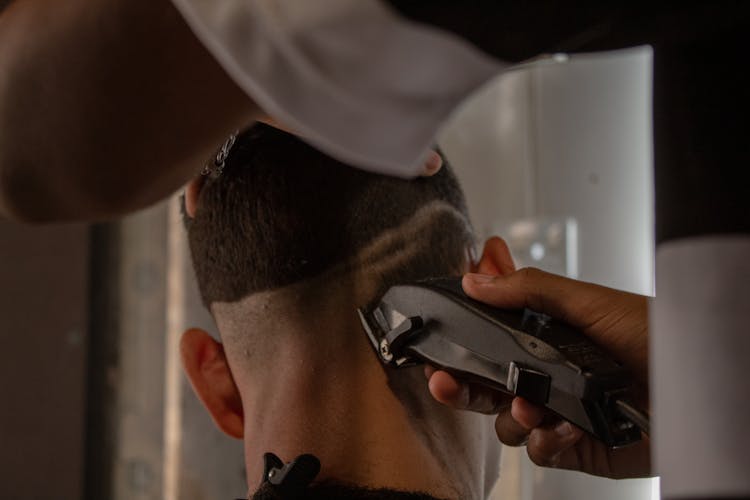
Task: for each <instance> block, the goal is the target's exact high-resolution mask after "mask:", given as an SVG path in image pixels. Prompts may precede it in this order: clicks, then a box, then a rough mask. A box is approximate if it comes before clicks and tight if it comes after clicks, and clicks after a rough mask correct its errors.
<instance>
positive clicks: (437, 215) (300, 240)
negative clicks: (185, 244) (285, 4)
mask: <svg viewBox="0 0 750 500" xmlns="http://www.w3.org/2000/svg"><path fill="white" fill-rule="evenodd" d="M417 219H418V220H417ZM410 227H412V228H413V229H414V232H413V235H411V236H409V234H408V233H409V231H408V229H409V228H410ZM399 235H401V237H398V236H399ZM386 236H387V237H386ZM188 239H189V243H190V250H191V253H192V257H193V264H194V268H195V273H196V277H197V280H198V286H199V288H200V292H201V296H202V299H203V302H204V304H205V305H206V306H207V307H208V306H210V305H211V304H212V303H214V302H235V301H237V300H240V299H242V298H244V297H246V296H248V295H250V294H253V293H256V292H260V291H265V290H272V289H276V288H280V287H283V286H286V285H291V284H294V283H297V282H301V281H304V280H309V279H311V278H315V277H317V276H320V275H321V274H323V273H324V272H326V271H329V270H331V269H334V268H342V269H346V268H347V267H354V266H366V265H368V262H375V261H376V260H377V259H389V258H392V257H393V256H397V255H399V254H400V253H405V254H408V255H406V256H405V257H404V258H401V259H395V260H394V259H392V260H393V262H395V264H394V265H393V266H390V267H389V268H388V269H387V270H382V271H378V274H377V278H378V287H379V290H380V291H385V289H387V288H388V287H389V286H391V285H393V284H396V283H399V282H408V281H415V280H419V279H424V278H428V277H432V276H440V275H449V274H459V273H460V272H462V269H463V266H464V264H465V262H466V251H467V248H473V244H474V238H473V234H472V231H471V227H470V225H469V222H468V216H467V211H466V203H465V200H464V196H463V193H462V192H461V189H460V187H459V184H458V181H457V179H456V177H455V175H454V174H453V172H452V170H451V168H450V166H449V165H447V162H446V163H445V164H444V166H443V168H442V169H441V170H440V171H439V172H438V173H437V174H435V175H433V176H432V177H424V178H417V179H414V180H404V179H397V178H393V177H387V176H383V175H378V174H373V173H368V172H364V171H362V170H357V169H355V168H352V167H350V166H348V165H345V164H343V163H340V162H338V161H336V160H334V159H333V158H330V157H328V156H326V155H325V154H323V153H321V152H319V151H317V150H316V149H314V148H312V147H311V146H309V145H307V144H306V143H305V142H303V141H301V140H299V139H298V138H296V137H295V136H293V135H291V134H288V133H286V132H283V131H281V130H279V129H276V128H274V127H270V126H268V125H264V124H256V125H254V126H252V127H251V128H249V129H248V130H246V131H245V132H243V133H241V134H240V135H239V136H238V137H237V140H236V142H235V144H234V145H233V147H232V148H231V150H230V152H229V155H228V157H227V159H226V161H225V165H224V168H223V170H222V172H221V173H220V175H217V176H215V177H213V176H207V177H206V179H205V182H204V185H203V187H202V189H201V193H200V201H199V204H198V208H197V211H196V214H195V218H194V219H193V220H192V221H191V222H190V223H189V224H188ZM415 240H417V241H418V244H417V245H416V247H417V250H416V251H415V250H414V247H415V245H414V242H415ZM407 246H409V247H410V250H409V251H408V252H407V251H406V247H407ZM365 249H368V251H369V253H368V255H369V257H368V258H362V253H363V251H364V250H365Z"/></svg>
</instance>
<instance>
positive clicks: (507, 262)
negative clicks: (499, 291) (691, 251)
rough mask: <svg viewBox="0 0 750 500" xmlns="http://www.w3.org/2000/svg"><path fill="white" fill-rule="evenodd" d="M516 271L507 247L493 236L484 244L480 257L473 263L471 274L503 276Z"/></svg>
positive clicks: (501, 240) (500, 239)
mask: <svg viewBox="0 0 750 500" xmlns="http://www.w3.org/2000/svg"><path fill="white" fill-rule="evenodd" d="M515 270H516V265H515V264H514V263H513V257H511V255H510V250H509V249H508V245H507V244H506V243H505V241H503V239H502V238H499V237H497V236H493V237H492V238H490V239H488V240H487V241H486V242H485V244H484V250H482V257H481V258H480V259H479V262H477V263H473V264H472V266H471V272H473V273H479V274H487V275H491V276H498V275H499V276H505V275H508V274H510V273H512V272H514V271H515Z"/></svg>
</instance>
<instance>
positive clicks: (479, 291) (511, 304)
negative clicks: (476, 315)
mask: <svg viewBox="0 0 750 500" xmlns="http://www.w3.org/2000/svg"><path fill="white" fill-rule="evenodd" d="M462 284H463V288H464V291H465V292H466V293H467V294H468V295H469V296H470V297H472V298H474V299H476V300H479V301H480V302H484V303H486V304H489V305H492V306H495V307H501V308H507V309H517V308H523V307H528V308H531V309H534V310H535V311H538V312H542V313H546V314H549V315H551V316H553V317H555V318H557V319H560V320H562V321H565V322H567V323H569V324H571V325H573V326H577V327H580V328H585V327H587V326H590V325H591V324H593V323H595V322H596V321H597V319H599V318H600V317H601V316H602V315H603V314H604V311H603V310H598V309H597V307H596V304H599V303H601V301H602V298H603V297H607V296H608V295H611V294H612V293H617V292H615V291H614V290H612V289H609V288H606V287H603V286H599V285H594V284H592V283H585V282H582V281H577V280H572V279H569V278H565V277H562V276H557V275H555V274H551V273H547V272H544V271H541V270H539V269H535V268H531V267H527V268H523V269H520V270H518V271H516V272H513V273H510V274H508V275H506V276H487V275H483V274H472V273H469V274H467V275H465V276H464V279H463V283H462Z"/></svg>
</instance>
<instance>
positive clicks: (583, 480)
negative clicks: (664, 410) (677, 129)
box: [439, 48, 658, 500]
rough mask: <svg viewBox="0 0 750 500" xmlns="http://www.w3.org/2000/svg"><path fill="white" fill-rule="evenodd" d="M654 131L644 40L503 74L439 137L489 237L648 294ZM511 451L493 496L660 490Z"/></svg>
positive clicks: (522, 253) (534, 261) (583, 497)
mask: <svg viewBox="0 0 750 500" xmlns="http://www.w3.org/2000/svg"><path fill="white" fill-rule="evenodd" d="M564 60H565V59H564V58H561V59H559V61H564ZM651 136H652V134H651V50H650V49H648V48H637V49H630V50H625V51H618V52H610V53H604V54H597V55H585V56H575V57H571V58H570V59H569V60H568V61H567V62H561V63H559V64H549V63H547V64H540V65H538V66H535V67H532V68H530V69H524V70H519V71H517V72H515V73H511V74H507V75H504V76H503V77H501V78H500V79H498V80H497V81H496V82H495V83H494V84H493V85H491V86H488V87H487V88H485V89H484V90H483V91H482V92H481V93H480V94H478V95H477V96H475V97H474V98H473V99H472V100H471V101H469V102H467V103H466V105H465V106H464V107H463V108H462V109H461V110H459V112H458V113H457V114H456V115H455V117H454V118H453V120H452V121H451V123H450V124H449V125H448V126H447V127H446V128H445V129H444V131H443V134H442V135H441V137H440V141H439V142H440V145H441V146H442V148H443V150H444V152H445V153H446V155H447V157H448V159H449V160H450V161H451V162H452V163H453V165H454V167H455V169H456V172H457V175H458V176H459V179H460V180H461V182H462V185H463V187H464V190H465V191H466V194H467V197H468V204H469V211H470V213H471V216H472V219H473V221H474V225H475V228H476V230H477V233H478V235H479V236H480V237H481V238H485V237H486V236H489V235H491V234H499V235H500V236H503V237H505V238H506V240H508V241H509V244H510V246H511V248H512V251H513V254H514V258H515V259H516V260H517V262H518V263H519V264H522V265H534V266H536V267H540V268H542V269H547V270H549V271H552V272H556V273H559V274H567V275H569V276H577V277H578V278H579V279H582V280H585V281H591V282H595V283H600V284H604V285H607V286H611V287H614V288H619V289H622V290H628V291H631V292H636V293H641V294H651V293H652V290H653V258H654V257H653V245H654V244H653V190H652V146H651ZM550 227H556V229H560V228H564V230H563V231H562V235H563V236H564V238H563V240H562V244H561V242H560V241H557V240H556V239H555V238H553V241H557V245H549V244H548V243H549V240H548V239H547V238H548V231H550ZM519 228H520V229H519ZM556 229H553V230H552V232H555V230H556ZM542 247H543V248H542ZM550 252H551V253H550ZM503 453H505V454H508V455H509V456H507V457H506V458H504V460H503V463H504V469H501V482H500V484H499V485H498V487H497V488H496V490H495V491H496V493H498V495H497V496H493V498H518V499H522V500H547V499H555V500H558V499H560V500H565V499H576V500H589V499H591V500H594V499H597V500H598V499H601V498H607V499H608V500H618V499H623V500H624V499H627V500H651V499H656V498H658V486H657V487H655V485H657V484H658V483H657V482H656V481H652V480H626V481H612V480H607V479H601V478H594V477H592V476H588V475H585V474H579V473H571V472H566V471H556V470H550V469H542V468H538V467H536V466H534V465H533V464H531V462H530V461H529V460H528V458H527V457H525V453H524V454H523V455H524V456H523V457H521V458H517V455H510V454H514V453H518V452H517V451H516V450H510V449H507V448H506V449H504V451H503ZM503 477H505V480H503V479H502V478H503Z"/></svg>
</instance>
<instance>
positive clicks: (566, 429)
mask: <svg viewBox="0 0 750 500" xmlns="http://www.w3.org/2000/svg"><path fill="white" fill-rule="evenodd" d="M573 432H575V431H574V430H573V426H572V425H571V424H570V422H560V423H559V424H557V426H556V427H555V434H557V435H558V436H560V437H562V438H567V437H570V436H572V435H573Z"/></svg>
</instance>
